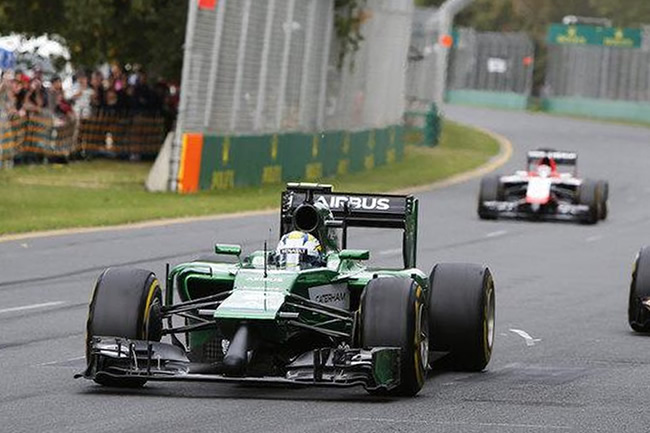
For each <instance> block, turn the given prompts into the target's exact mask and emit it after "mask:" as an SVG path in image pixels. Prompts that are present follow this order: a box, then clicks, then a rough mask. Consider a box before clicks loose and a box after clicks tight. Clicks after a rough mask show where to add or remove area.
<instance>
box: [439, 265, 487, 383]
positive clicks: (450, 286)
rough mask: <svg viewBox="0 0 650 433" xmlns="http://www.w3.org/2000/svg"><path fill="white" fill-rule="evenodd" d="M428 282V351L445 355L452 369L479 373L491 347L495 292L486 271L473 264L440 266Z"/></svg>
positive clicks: (485, 363)
mask: <svg viewBox="0 0 650 433" xmlns="http://www.w3.org/2000/svg"><path fill="white" fill-rule="evenodd" d="M429 279H430V287H431V290H430V292H429V303H428V304H429V326H430V328H429V335H430V336H431V349H432V351H437V352H449V355H450V356H451V358H452V361H453V362H452V365H453V366H454V368H456V369H459V370H462V371H482V370H483V369H485V367H486V366H487V364H488V363H489V362H490V358H491V356H492V348H493V346H494V332H495V291H494V280H493V278H492V274H491V272H490V270H489V269H488V268H487V267H486V266H482V265H476V264H469V263H441V264H438V265H436V266H434V268H433V270H432V271H431V275H430V277H429Z"/></svg>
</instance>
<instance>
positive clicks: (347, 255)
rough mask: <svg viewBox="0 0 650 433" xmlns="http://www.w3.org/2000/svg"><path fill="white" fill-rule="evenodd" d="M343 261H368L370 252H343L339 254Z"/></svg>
mask: <svg viewBox="0 0 650 433" xmlns="http://www.w3.org/2000/svg"><path fill="white" fill-rule="evenodd" d="M339 259H341V260H368V259H370V251H368V250H341V252H340V253H339Z"/></svg>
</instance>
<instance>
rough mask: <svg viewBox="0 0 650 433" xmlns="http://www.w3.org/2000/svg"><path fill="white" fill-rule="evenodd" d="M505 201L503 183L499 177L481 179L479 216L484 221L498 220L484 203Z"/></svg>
mask: <svg viewBox="0 0 650 433" xmlns="http://www.w3.org/2000/svg"><path fill="white" fill-rule="evenodd" d="M502 199H503V192H502V189H501V181H500V176H499V175H492V176H486V177H484V178H482V179H481V187H480V189H479V194H478V216H479V218H481V219H484V220H493V219H497V215H496V214H495V213H493V212H489V211H488V210H487V209H486V208H485V207H484V206H483V203H484V202H486V201H500V200H502Z"/></svg>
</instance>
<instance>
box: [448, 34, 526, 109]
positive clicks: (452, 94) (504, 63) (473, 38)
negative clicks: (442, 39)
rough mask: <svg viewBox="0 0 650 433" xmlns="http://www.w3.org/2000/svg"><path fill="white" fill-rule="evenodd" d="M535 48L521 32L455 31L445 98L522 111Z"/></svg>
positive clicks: (450, 100) (524, 105)
mask: <svg viewBox="0 0 650 433" xmlns="http://www.w3.org/2000/svg"><path fill="white" fill-rule="evenodd" d="M534 54H535V48H534V44H533V42H532V40H531V39H530V37H529V36H528V35H526V34H525V33H496V32H477V31H476V30H473V29H466V28H461V29H458V30H457V31H456V32H455V37H454V48H453V50H452V52H451V59H450V65H449V76H448V82H447V99H448V101H449V102H452V103H454V102H463V103H477V104H487V105H499V106H506V107H508V108H521V109H523V108H526V105H527V103H528V98H529V96H530V94H531V92H532V88H533V66H534V65H533V62H534Z"/></svg>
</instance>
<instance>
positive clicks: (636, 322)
mask: <svg viewBox="0 0 650 433" xmlns="http://www.w3.org/2000/svg"><path fill="white" fill-rule="evenodd" d="M644 298H650V247H644V248H641V251H639V254H637V256H636V259H635V260H634V268H633V270H632V283H631V284H630V298H629V301H628V308H627V321H628V323H629V324H630V328H632V329H634V330H635V331H636V332H650V311H648V309H647V308H646V307H645V306H644V305H643V304H642V303H641V301H642V300H643V299H644Z"/></svg>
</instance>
